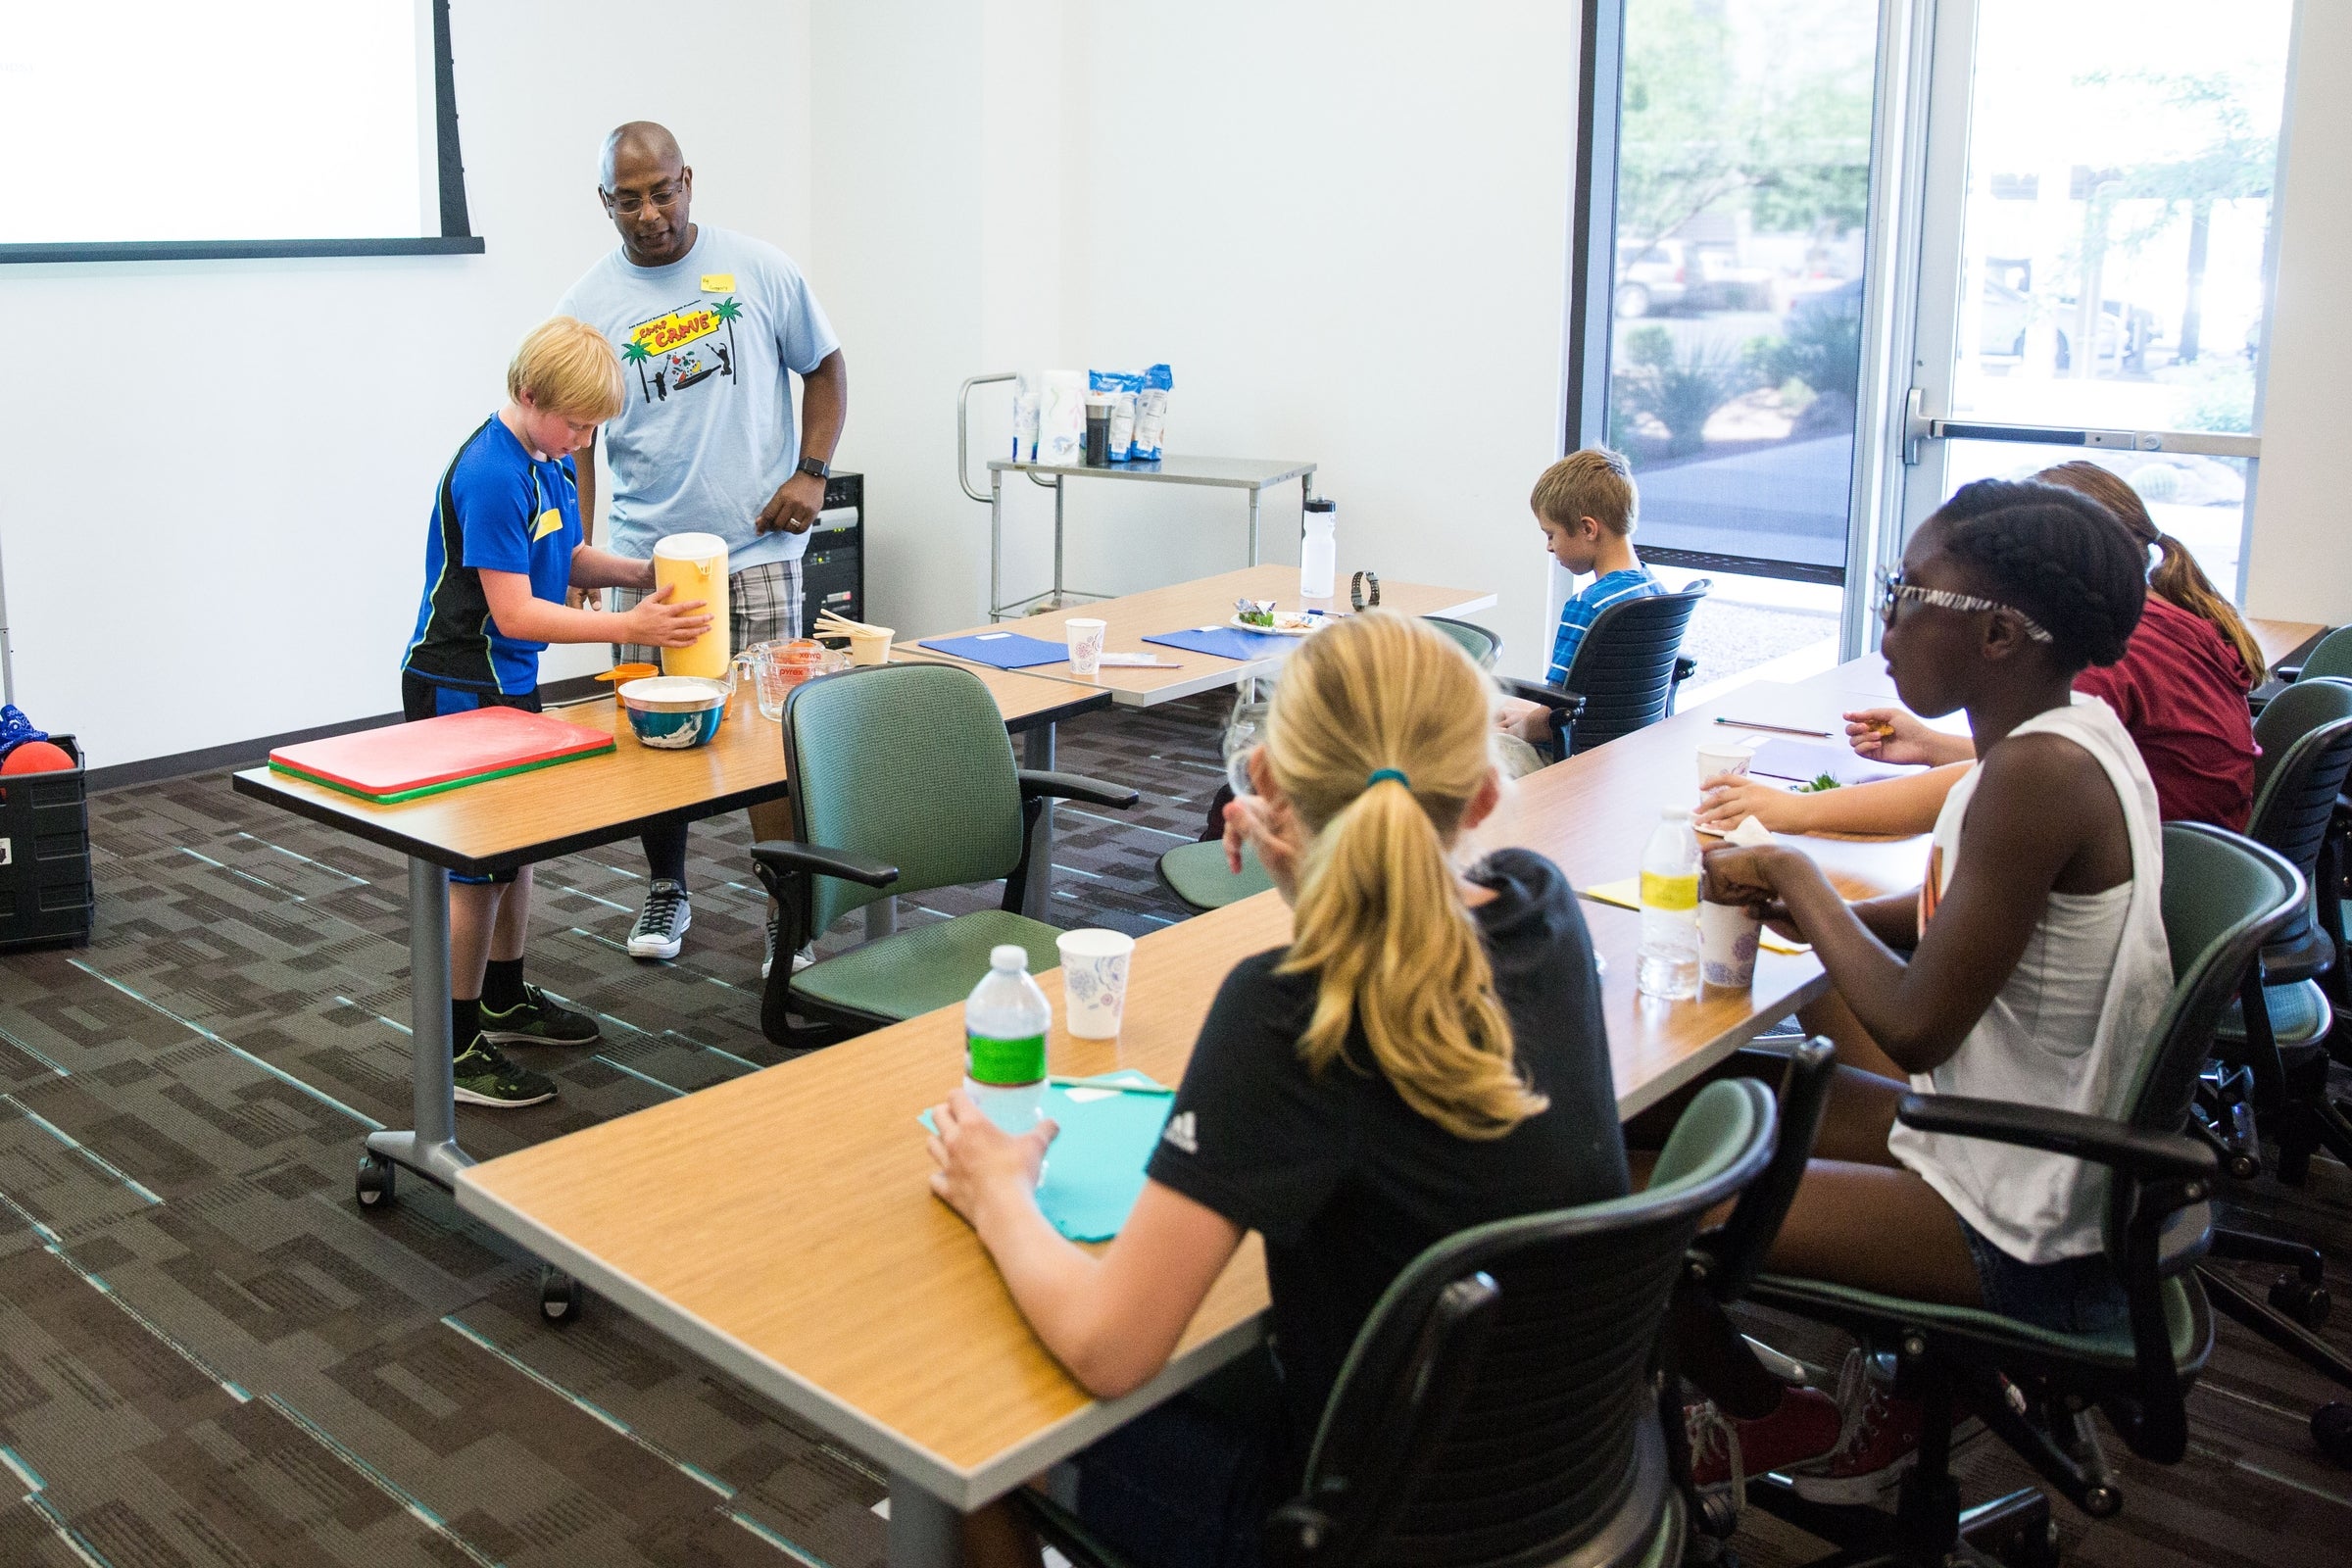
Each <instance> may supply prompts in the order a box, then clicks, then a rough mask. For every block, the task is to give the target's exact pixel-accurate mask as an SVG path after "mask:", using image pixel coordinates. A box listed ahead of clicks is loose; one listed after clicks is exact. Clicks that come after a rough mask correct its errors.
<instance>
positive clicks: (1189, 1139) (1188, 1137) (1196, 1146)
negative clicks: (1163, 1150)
mask: <svg viewBox="0 0 2352 1568" xmlns="http://www.w3.org/2000/svg"><path fill="white" fill-rule="evenodd" d="M1159 1136H1160V1138H1161V1139H1162V1140H1163V1141H1164V1142H1167V1143H1171V1144H1174V1145H1175V1146H1176V1147H1177V1148H1178V1149H1181V1150H1183V1151H1184V1152H1186V1153H1188V1154H1198V1153H1199V1152H1201V1141H1200V1140H1199V1139H1198V1138H1196V1137H1194V1136H1193V1113H1192V1112H1191V1111H1189V1110H1188V1111H1185V1112H1184V1113H1183V1114H1181V1115H1177V1116H1170V1117H1169V1118H1168V1124H1167V1126H1166V1127H1164V1128H1162V1129H1161V1130H1160V1134H1159Z"/></svg>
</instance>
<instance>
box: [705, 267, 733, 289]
mask: <svg viewBox="0 0 2352 1568" xmlns="http://www.w3.org/2000/svg"><path fill="white" fill-rule="evenodd" d="M703 292H704V293H706V294H732V293H734V292H735V274H734V273H733V272H705V273H704V274H703Z"/></svg>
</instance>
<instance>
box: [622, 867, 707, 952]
mask: <svg viewBox="0 0 2352 1568" xmlns="http://www.w3.org/2000/svg"><path fill="white" fill-rule="evenodd" d="M692 924H694V905H693V903H692V901H690V900H689V899H688V898H687V897H686V889H685V888H684V886H682V885H681V884H679V883H676V882H672V881H670V880H669V879H668V878H667V877H662V878H661V879H660V880H658V881H656V882H655V883H654V885H653V886H652V887H649V888H647V889H646V890H645V907H644V909H642V910H641V911H639V913H638V915H637V925H636V928H635V929H633V930H632V931H630V932H629V956H630V957H632V958H674V957H676V956H678V949H679V948H680V947H682V946H684V945H685V941H686V928H687V927H688V926H690V925H692Z"/></svg>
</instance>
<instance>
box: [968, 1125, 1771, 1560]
mask: <svg viewBox="0 0 2352 1568" xmlns="http://www.w3.org/2000/svg"><path fill="white" fill-rule="evenodd" d="M1775 1121H1776V1118H1775V1112H1774V1106H1773V1100H1772V1095H1771V1093H1770V1092H1769V1091H1768V1090H1767V1089H1766V1088H1765V1087H1764V1086H1763V1085H1762V1084H1761V1083H1758V1082H1757V1081H1755V1080H1754V1079H1738V1080H1727V1081H1726V1082H1723V1083H1717V1084H1710V1085H1708V1086H1707V1088H1706V1089H1705V1090H1703V1091H1702V1092H1701V1093H1700V1094H1699V1096H1698V1098H1697V1099H1695V1100H1693V1101H1692V1102H1691V1106H1690V1108H1689V1109H1688V1110H1686V1111H1685V1112H1684V1113H1683V1116H1682V1119H1681V1121H1680V1122H1678V1123H1677V1124H1676V1126H1675V1129H1674V1135H1673V1137H1672V1138H1671V1139H1670V1140H1669V1141H1668V1143H1667V1145H1666V1148H1665V1150H1664V1152H1662V1153H1660V1155H1659V1156H1658V1163H1657V1167H1656V1169H1655V1171H1654V1172H1653V1173H1652V1176H1651V1179H1650V1184H1649V1188H1648V1190H1647V1191H1645V1192H1642V1193H1638V1194H1635V1195H1634V1196H1632V1197H1629V1198H1618V1199H1611V1200H1609V1201H1605V1202H1597V1203H1586V1204H1583V1205H1581V1206H1579V1207H1576V1208H1568V1209H1560V1210H1557V1211H1554V1212H1551V1213H1545V1214H1528V1215H1522V1216H1520V1217H1518V1218H1515V1219H1506V1220H1498V1221H1495V1223H1493V1224H1490V1225H1481V1226H1477V1227H1475V1228H1473V1229H1471V1230H1467V1231H1463V1232H1461V1233H1460V1234H1459V1235H1456V1236H1452V1237H1449V1238H1447V1239H1446V1240H1445V1241H1442V1242H1440V1243H1438V1244H1437V1245H1436V1246H1434V1247H1432V1248H1430V1249H1429V1250H1427V1251H1425V1252H1423V1253H1422V1254H1421V1255H1420V1256H1419V1257H1418V1258H1416V1259H1414V1260H1413V1262H1412V1263H1411V1264H1410V1265H1408V1266H1407V1267H1406V1268H1405V1270H1404V1272H1403V1273H1401V1274H1399V1275H1398V1276H1397V1279H1396V1281H1395V1283H1393V1284H1391V1285H1390V1287H1389V1289H1388V1292H1387V1294H1385V1295H1384V1296H1383V1297H1382V1298H1381V1299H1380V1304H1379V1305H1378V1306H1376V1307H1375V1308H1374V1309H1373V1312H1372V1316H1371V1318H1370V1319H1369V1320H1367V1321H1366V1322H1365V1324H1364V1327H1363V1330H1362V1332H1360V1333H1359V1334H1357V1335H1356V1338H1355V1345H1354V1347H1353V1348H1351V1349H1350V1350H1349V1351H1348V1360H1347V1362H1346V1364H1345V1365H1343V1366H1342V1367H1341V1369H1340V1379H1339V1383H1338V1385H1337V1386H1336V1387H1334V1388H1333V1390H1332V1392H1331V1399H1330V1401H1329V1402H1328V1403H1327V1404H1326V1405H1325V1406H1324V1411H1323V1419H1322V1423H1321V1426H1320V1428H1319V1430H1318V1431H1317V1432H1316V1434H1315V1441H1314V1446H1313V1448H1312V1449H1311V1451H1310V1453H1309V1455H1308V1458H1307V1464H1306V1476H1305V1484H1304V1486H1303V1487H1302V1488H1301V1490H1300V1491H1299V1495H1298V1496H1296V1497H1295V1498H1293V1499H1292V1500H1291V1501H1289V1502H1287V1503H1285V1504H1283V1505H1282V1506H1281V1507H1279V1508H1277V1509H1276V1510H1275V1511H1274V1512H1273V1514H1272V1515H1271V1516H1270V1517H1269V1518H1268V1519H1267V1521H1266V1526H1265V1536H1264V1542H1265V1555H1266V1560H1267V1561H1268V1562H1269V1563H1272V1564H1276V1565H1279V1568H1304V1565H1307V1564H1313V1565H1316V1568H1354V1565H1357V1564H1371V1563H1431V1564H1438V1563H1464V1564H1467V1563H1496V1564H1500V1563H1526V1564H1543V1565H1545V1568H1637V1565H1639V1568H1670V1565H1672V1564H1675V1563H1678V1562H1680V1561H1681V1560H1682V1546H1683V1538H1684V1528H1685V1522H1686V1516H1685V1512H1684V1506H1683V1498H1682V1494H1681V1492H1680V1490H1679V1489H1678V1488H1677V1487H1676V1486H1675V1485H1674V1483H1673V1481H1672V1479H1671V1477H1670V1475H1669V1472H1668V1468H1667V1462H1666V1445H1665V1437H1664V1434H1663V1433H1662V1431H1661V1430H1660V1423H1659V1420H1658V1407H1657V1404H1656V1402H1655V1401H1654V1398H1653V1396H1652V1384H1651V1377H1652V1372H1653V1369H1654V1366H1655V1352H1656V1348H1657V1342H1658V1336H1659V1331H1660V1328H1661V1326H1662V1324H1663V1322H1664V1319H1665V1314H1666V1309H1667V1303H1668V1300H1669V1299H1670V1298H1671V1297H1672V1296H1673V1294H1674V1291H1675V1289H1676V1283H1677V1281H1678V1279H1679V1278H1680V1277H1681V1275H1682V1273H1683V1270H1684V1266H1685V1261H1684V1260H1685V1252H1686V1250H1687V1249H1688V1248H1689V1247H1690V1245H1691V1239H1692V1237H1694V1236H1695V1235H1696V1234H1697V1232H1698V1227H1699V1224H1700V1222H1701V1220H1702V1219H1703V1218H1704V1217H1705V1215H1706V1212H1707V1210H1708V1209H1709V1208H1711V1207H1713V1206H1714V1205H1715V1204H1717V1203H1720V1202H1723V1201H1725V1200H1727V1199H1729V1198H1731V1197H1733V1196H1734V1195H1735V1194H1737V1193H1739V1192H1740V1191H1741V1190H1742V1189H1743V1188H1745V1187H1746V1186H1747V1185H1748V1184H1749V1183H1750V1182H1752V1181H1754V1180H1755V1179H1756V1176H1757V1175H1758V1173H1759V1172H1761V1171H1762V1170H1763V1169H1764V1168H1765V1166H1766V1164H1767V1163H1768V1162H1769V1161H1770V1159H1771V1157H1772V1150H1773V1139H1774V1128H1775ZM1013 1495H1014V1496H1015V1497H1016V1498H1018V1499H1019V1501H1020V1503H1021V1504H1022V1505H1023V1506H1024V1507H1025V1508H1026V1509H1027V1510H1028V1511H1029V1513H1030V1515H1031V1517H1032V1519H1033V1520H1034V1521H1035V1523H1036V1524H1037V1525H1038V1528H1039V1531H1040V1533H1041V1534H1042V1535H1044V1536H1045V1538H1046V1539H1047V1540H1048V1541H1049V1542H1051V1543H1052V1544H1054V1545H1055V1546H1057V1547H1059V1548H1060V1550H1061V1551H1062V1553H1063V1554H1064V1555H1065V1556H1068V1557H1069V1558H1070V1560H1071V1561H1073V1562H1077V1563H1089V1564H1098V1565H1102V1568H1118V1565H1119V1564H1120V1563H1121V1562H1122V1559H1121V1557H1120V1556H1119V1554H1118V1553H1116V1552H1115V1551H1113V1550H1112V1549H1111V1548H1110V1547H1108V1546H1107V1545H1106V1544H1104V1543H1103V1542H1102V1541H1100V1540H1099V1539H1097V1538H1096V1537H1094V1536H1093V1535H1092V1534H1091V1533H1090V1532H1089V1531H1087V1529H1086V1528H1085V1527H1084V1526H1083V1525H1082V1524H1080V1523H1079V1522H1078V1520H1077V1519H1076V1518H1074V1517H1073V1516H1071V1515H1070V1514H1069V1513H1067V1512H1065V1511H1064V1510H1062V1509H1061V1508H1059V1507H1057V1506H1055V1505H1054V1503H1052V1502H1050V1501H1048V1500H1046V1499H1045V1498H1043V1497H1041V1496H1039V1495H1036V1494H1034V1493H1030V1492H1027V1491H1019V1492H1015V1493H1014V1494H1013Z"/></svg>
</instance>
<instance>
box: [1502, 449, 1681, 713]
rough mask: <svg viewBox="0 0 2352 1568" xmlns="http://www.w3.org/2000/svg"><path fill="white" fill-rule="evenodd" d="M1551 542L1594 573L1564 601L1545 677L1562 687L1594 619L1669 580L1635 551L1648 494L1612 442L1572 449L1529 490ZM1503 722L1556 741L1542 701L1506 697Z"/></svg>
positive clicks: (1558, 557) (1557, 557)
mask: <svg viewBox="0 0 2352 1568" xmlns="http://www.w3.org/2000/svg"><path fill="white" fill-rule="evenodd" d="M1527 504H1528V506H1529V507H1531V508H1532V509H1534V511H1535V514H1536V521H1537V522H1538V523H1539V524H1540V525H1542V527H1543V529H1544V544H1545V546H1546V547H1548V548H1549V549H1550V551H1551V559H1552V560H1554V561H1556V562H1558V563H1559V564H1561V565H1563V566H1565V567H1567V568H1568V570H1569V571H1570V572H1571V573H1572V574H1574V575H1576V576H1579V577H1582V576H1585V575H1587V574H1591V575H1592V577H1593V580H1592V581H1591V582H1590V583H1587V584H1586V585H1585V587H1584V589H1583V591H1581V592H1579V593H1575V594H1571V595H1570V596H1569V598H1568V602H1567V603H1566V604H1564V605H1562V606H1561V607H1560V626H1559V630H1558V631H1557V632H1555V633H1553V635H1552V641H1551V663H1550V665H1549V666H1548V667H1547V668H1546V669H1545V670H1544V680H1545V681H1546V682H1547V683H1549V684H1550V685H1553V686H1559V685H1562V684H1564V683H1565V682H1566V680H1567V678H1568V666H1569V665H1570V664H1571V663H1574V662H1575V661H1576V650H1577V645H1578V644H1580V643H1582V642H1583V641H1584V640H1585V633H1586V631H1587V630H1589V629H1590V628H1591V627H1592V625H1593V621H1594V619H1596V618H1597V617H1598V616H1599V614H1600V613H1601V612H1602V611H1604V610H1606V609H1608V608H1609V606H1611V605H1613V604H1616V603H1618V602H1619V601H1620V600H1625V599H1639V598H1642V597H1643V596H1645V595H1648V594H1657V593H1664V592H1665V591H1666V589H1665V585H1664V584H1662V583H1660V582H1659V581H1658V579H1657V578H1655V577H1653V576H1651V575H1650V574H1649V568H1648V567H1647V566H1644V565H1642V558H1641V557H1640V556H1638V555H1636V554H1635V553H1634V524H1635V522H1636V521H1637V520H1638V518H1639V517H1640V515H1641V510H1642V498H1641V495H1640V493H1639V492H1638V491H1636V490H1635V488H1634V470H1633V467H1632V466H1631V465H1629V464H1628V463H1627V462H1626V461H1625V458H1624V456H1623V455H1622V454H1620V453H1616V452H1612V451H1610V450H1609V449H1608V448H1607V447H1587V448H1585V449H1584V450H1583V451H1581V452H1571V453H1570V454H1568V456H1566V457H1564V458H1562V459H1561V460H1560V461H1559V462H1557V463H1555V464H1553V465H1552V466H1550V467H1548V468H1545V469H1544V474H1543V477H1542V478H1539V479H1538V480H1537V481H1536V489H1535V493H1534V494H1533V495H1531V496H1529V497H1528V503H1527ZM1498 722H1499V723H1500V724H1501V725H1502V727H1503V728H1505V729H1507V730H1509V731H1510V732H1511V733H1512V734H1514V735H1516V736H1518V737H1519V738H1520V739H1521V740H1523V741H1527V742H1530V743H1531V744H1536V745H1545V744H1548V743H1549V742H1550V740H1551V714H1550V711H1549V710H1548V709H1545V708H1543V707H1541V706H1540V705H1538V704H1535V703H1528V702H1520V701H1517V700H1510V701H1506V702H1505V704H1504V705H1503V711H1502V712H1501V713H1500V714H1499V715H1498Z"/></svg>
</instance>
